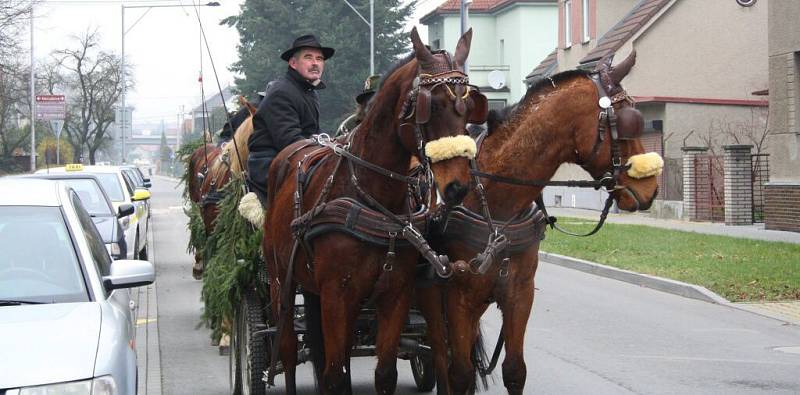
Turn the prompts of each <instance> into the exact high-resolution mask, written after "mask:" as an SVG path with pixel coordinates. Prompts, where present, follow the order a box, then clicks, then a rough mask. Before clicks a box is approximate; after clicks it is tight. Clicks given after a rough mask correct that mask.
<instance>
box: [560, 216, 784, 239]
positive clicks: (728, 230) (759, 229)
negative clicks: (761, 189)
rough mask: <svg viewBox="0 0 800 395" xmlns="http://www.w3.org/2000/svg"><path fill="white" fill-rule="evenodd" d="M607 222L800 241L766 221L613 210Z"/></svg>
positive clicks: (596, 219) (589, 217)
mask: <svg viewBox="0 0 800 395" xmlns="http://www.w3.org/2000/svg"><path fill="white" fill-rule="evenodd" d="M547 213H548V214H550V215H552V216H555V217H557V218H558V217H573V218H584V219H590V220H594V221H595V222H597V221H598V220H599V219H600V211H596V210H585V209H576V208H563V207H552V208H551V207H548V208H547ZM606 222H610V223H617V224H630V225H646V226H654V227H658V228H664V229H672V230H682V231H686V232H696V233H705V234H710V235H719V236H730V237H738V238H744V239H754V240H765V241H782V242H786V243H795V244H800V233H798V232H784V231H780V230H766V229H764V224H753V225H747V226H728V225H725V224H724V223H718V222H690V221H682V220H676V219H659V218H653V217H650V216H648V215H647V214H645V213H627V212H625V213H616V214H615V213H610V214H608V218H607V219H606Z"/></svg>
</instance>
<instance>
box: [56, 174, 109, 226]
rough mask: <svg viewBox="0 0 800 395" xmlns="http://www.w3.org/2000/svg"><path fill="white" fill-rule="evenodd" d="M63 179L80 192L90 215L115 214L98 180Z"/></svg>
mask: <svg viewBox="0 0 800 395" xmlns="http://www.w3.org/2000/svg"><path fill="white" fill-rule="evenodd" d="M63 181H64V182H65V183H67V185H69V186H70V187H71V188H72V189H74V190H75V192H77V193H78V196H80V198H81V202H82V203H83V207H84V208H86V211H88V212H89V215H91V216H93V217H98V216H101V217H104V216H109V215H111V216H113V215H114V212H113V211H111V207H109V206H108V203H107V202H106V198H105V197H104V196H103V191H101V190H100V186H99V185H97V183H96V182H94V181H93V180H90V179H86V178H67V179H64V180H63Z"/></svg>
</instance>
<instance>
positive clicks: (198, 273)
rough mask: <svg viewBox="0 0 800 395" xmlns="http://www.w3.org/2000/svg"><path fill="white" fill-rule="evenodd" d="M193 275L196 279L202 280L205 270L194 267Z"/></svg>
mask: <svg viewBox="0 0 800 395" xmlns="http://www.w3.org/2000/svg"><path fill="white" fill-rule="evenodd" d="M192 277H193V278H194V279H195V280H202V279H203V271H202V270H197V269H192Z"/></svg>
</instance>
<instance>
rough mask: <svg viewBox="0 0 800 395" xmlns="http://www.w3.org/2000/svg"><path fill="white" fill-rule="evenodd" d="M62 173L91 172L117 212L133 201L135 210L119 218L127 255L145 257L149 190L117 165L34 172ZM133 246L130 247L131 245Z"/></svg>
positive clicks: (138, 257) (58, 168) (38, 172)
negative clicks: (123, 232)
mask: <svg viewBox="0 0 800 395" xmlns="http://www.w3.org/2000/svg"><path fill="white" fill-rule="evenodd" d="M63 173H71V174H78V173H88V174H94V175H95V176H97V178H98V179H99V180H100V184H102V186H103V189H104V190H105V191H106V194H107V195H108V197H109V198H110V199H111V203H112V204H113V205H114V209H115V210H116V211H117V212H119V209H120V207H121V206H122V205H123V204H125V203H128V204H132V205H133V207H134V209H135V213H134V215H130V216H127V217H123V218H121V219H120V223H121V224H122V229H124V230H125V240H127V241H128V258H130V259H143V260H146V259H147V229H148V224H149V217H150V207H149V205H148V204H147V200H149V199H150V191H148V190H147V189H143V188H136V186H135V185H134V184H133V181H132V180H131V179H130V176H128V175H127V174H124V173H123V171H122V169H121V168H120V167H119V166H83V165H80V164H71V165H66V166H63V167H55V168H50V169H42V170H38V171H37V172H36V174H63ZM130 246H133V248H130Z"/></svg>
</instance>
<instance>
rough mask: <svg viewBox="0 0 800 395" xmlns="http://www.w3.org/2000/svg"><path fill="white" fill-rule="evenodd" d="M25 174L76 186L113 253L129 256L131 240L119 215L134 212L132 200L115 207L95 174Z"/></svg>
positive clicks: (119, 257)
mask: <svg viewBox="0 0 800 395" xmlns="http://www.w3.org/2000/svg"><path fill="white" fill-rule="evenodd" d="M23 177H30V178H43V179H48V180H59V181H61V182H62V183H64V184H66V185H67V186H69V187H70V188H72V189H74V190H75V192H76V193H77V194H78V196H79V197H80V198H81V202H83V206H84V208H86V211H88V212H89V215H91V216H92V221H94V226H95V227H97V231H98V232H100V236H101V237H102V238H103V242H104V243H105V245H106V249H107V250H108V253H109V254H111V257H112V258H113V259H127V257H128V240H125V230H124V229H122V225H121V224H120V221H118V219H121V218H125V217H127V216H129V215H133V214H134V212H135V208H134V207H133V205H132V204H128V203H123V204H121V205H120V206H119V210H115V209H114V205H113V204H112V203H111V199H109V197H108V195H107V194H106V192H105V190H104V189H103V187H102V186H101V184H100V180H99V179H98V178H97V176H96V175H94V174H89V173H83V172H78V173H77V174H75V173H65V174H53V173H51V174H28V175H25V176H23ZM134 236H135V235H132V236H131V239H130V242H131V246H132V245H133V244H134V239H133V237H134ZM132 248H133V247H131V249H132Z"/></svg>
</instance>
